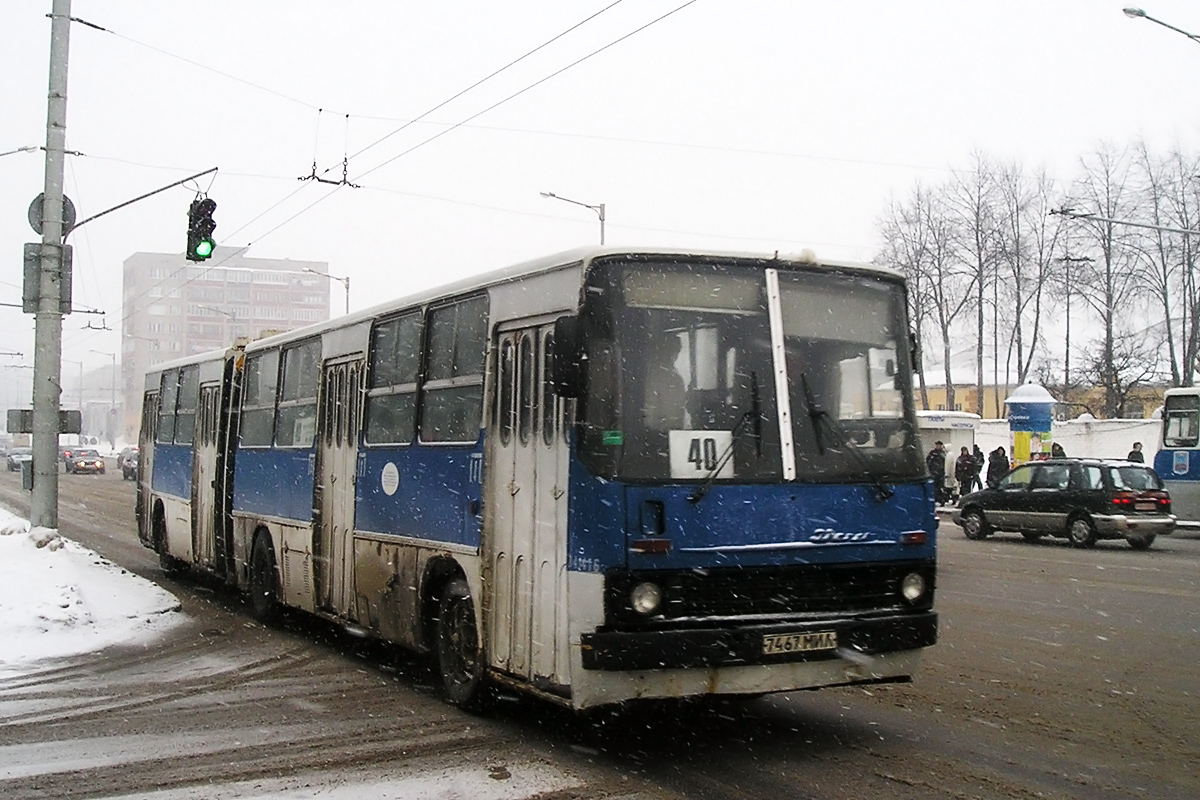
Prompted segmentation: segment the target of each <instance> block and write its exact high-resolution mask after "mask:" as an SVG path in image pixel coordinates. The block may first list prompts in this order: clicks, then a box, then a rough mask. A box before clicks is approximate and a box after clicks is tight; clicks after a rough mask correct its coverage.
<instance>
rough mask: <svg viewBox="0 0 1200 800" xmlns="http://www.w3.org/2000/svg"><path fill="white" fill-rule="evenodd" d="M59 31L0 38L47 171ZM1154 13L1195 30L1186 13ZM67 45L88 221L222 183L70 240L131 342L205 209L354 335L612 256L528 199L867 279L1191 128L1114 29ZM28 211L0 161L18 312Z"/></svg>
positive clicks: (221, 23) (1153, 55) (116, 26)
mask: <svg viewBox="0 0 1200 800" xmlns="http://www.w3.org/2000/svg"><path fill="white" fill-rule="evenodd" d="M1126 1H1127V2H1128V0H1126ZM50 8H51V2H50V0H20V2H13V1H12V0H9V2H5V3H3V5H2V8H0V69H2V70H3V75H4V80H3V87H4V89H3V107H4V113H3V114H0V153H4V152H8V151H10V150H15V149H17V148H20V147H27V146H35V147H37V146H41V145H43V144H44V143H45V121H46V87H47V68H48V58H49V30H50V23H49V20H48V18H47V16H46V14H47V13H48V12H49V11H50ZM1146 11H1147V12H1148V13H1150V14H1151V15H1152V16H1155V17H1157V18H1159V19H1162V20H1164V21H1166V22H1169V23H1171V24H1173V25H1176V26H1178V27H1180V28H1183V29H1186V30H1192V31H1198V32H1200V5H1197V4H1196V3H1194V2H1185V1H1184V0H1153V5H1151V6H1147V7H1146ZM672 12H674V13H672ZM72 15H73V16H74V17H76V18H78V19H81V20H86V21H87V22H89V23H92V24H94V25H97V26H100V27H102V28H104V29H105V30H104V31H100V30H96V29H95V28H90V27H85V26H83V25H81V24H78V23H76V24H74V25H73V26H72V29H71V39H70V72H69V92H68V105H67V147H68V149H69V150H72V151H77V152H78V153H79V154H80V155H76V156H71V157H70V158H69V159H68V162H67V171H66V191H67V194H68V195H69V196H70V197H71V199H72V200H73V201H74V203H75V205H76V207H77V208H78V210H79V216H80V217H81V218H82V217H87V216H90V215H92V214H95V213H97V212H99V211H102V210H104V209H106V208H109V207H111V206H114V205H117V204H119V203H122V202H124V201H126V200H129V199H131V198H133V197H135V196H137V195H139V194H142V193H144V192H147V191H150V190H152V189H155V188H157V187H159V186H162V185H164V184H167V183H171V182H173V181H176V180H179V179H181V178H184V177H186V176H188V175H190V174H193V173H196V172H199V171H201V170H204V169H208V168H210V167H214V166H215V167H219V168H220V171H219V173H218V174H217V175H216V176H215V178H213V177H211V176H208V177H205V178H202V179H200V181H199V184H198V186H196V187H193V188H191V189H188V188H184V187H179V188H175V189H172V190H169V191H167V192H164V193H163V194H160V195H156V196H155V197H153V198H151V199H149V200H145V201H142V202H139V203H137V204H136V205H133V206H130V207H129V208H126V209H122V210H121V211H118V212H115V213H113V214H111V215H109V216H106V217H104V218H103V219H100V220H97V221H95V222H93V223H90V224H88V225H87V226H86V227H84V228H81V229H79V230H78V231H77V232H75V233H74V234H72V237H71V242H72V243H73V244H74V246H75V295H74V302H75V305H76V307H90V308H99V309H104V310H105V311H107V312H108V317H107V322H108V325H109V326H110V327H112V328H114V329H117V328H119V319H120V313H121V305H120V304H121V296H120V286H121V282H120V280H121V277H120V276H121V263H122V261H124V259H126V258H127V257H128V256H129V255H131V254H132V253H134V252H138V251H150V252H179V253H181V252H182V251H183V246H184V241H185V237H184V231H185V226H186V209H187V206H188V203H189V202H190V201H191V200H192V199H193V197H194V196H195V191H196V189H197V188H198V189H199V190H201V191H205V192H207V193H208V194H209V196H211V197H212V198H213V199H214V200H216V201H217V203H218V209H217V212H216V215H215V217H216V220H217V223H218V227H217V230H216V238H217V240H218V242H219V243H220V244H222V245H232V246H238V247H245V246H249V248H250V249H249V251H248V252H249V255H251V256H258V257H263V258H295V259H312V260H321V261H327V262H329V265H330V271H331V272H332V273H333V274H335V275H339V276H349V277H350V278H351V279H352V296H351V306H352V307H353V308H363V307H365V306H368V305H372V304H374V303H376V302H380V301H382V300H385V299H388V298H392V297H398V296H401V295H404V294H406V293H408V292H410V291H413V290H416V289H421V288H425V287H428V286H431V285H435V284H437V283H439V282H442V281H444V280H449V279H452V278H458V277H462V276H466V275H469V274H473V273H477V272H481V271H485V270H489V269H492V268H495V267H500V266H505V265H508V264H510V263H513V262H516V261H519V260H523V259H525V258H531V257H535V256H539V255H545V254H548V253H552V252H556V251H559V250H563V249H567V248H570V247H574V246H577V245H581V244H590V243H594V242H597V241H598V240H599V222H598V219H597V215H596V214H595V213H594V212H593V211H591V210H589V209H587V208H583V207H579V206H575V205H571V204H569V203H564V202H560V201H557V200H553V199H547V198H543V197H541V196H540V193H541V192H554V193H556V194H559V195H561V196H563V197H568V198H571V199H574V200H578V201H580V202H582V203H586V204H592V205H595V204H599V203H604V204H605V206H606V211H607V218H608V219H607V231H606V233H607V239H608V243H609V244H618V245H637V244H658V245H672V246H684V247H704V248H719V249H735V250H756V251H773V250H781V251H793V252H794V251H798V250H800V249H803V248H811V249H812V250H814V251H815V252H816V253H817V254H818V255H823V256H827V257H837V258H850V259H862V260H866V259H870V258H871V257H873V256H874V255H875V252H876V248H877V246H878V239H877V235H876V219H877V218H878V216H879V214H880V212H881V210H882V209H883V208H884V206H885V204H886V203H887V201H888V198H889V197H890V196H891V195H892V194H896V195H903V194H905V193H906V192H907V191H908V190H909V189H910V188H911V187H912V185H913V184H914V182H915V181H918V180H921V181H926V182H938V181H941V180H944V179H945V178H946V177H948V175H949V172H948V170H949V169H950V168H954V167H961V166H965V165H966V164H968V163H969V161H970V157H971V154H972V152H975V151H979V152H983V153H986V154H988V155H989V156H992V157H995V158H997V159H1001V160H1012V159H1015V160H1019V161H1020V162H1022V163H1023V164H1025V165H1026V166H1027V167H1029V168H1030V169H1033V168H1036V167H1042V166H1044V167H1045V168H1046V169H1047V170H1048V171H1049V172H1050V174H1051V175H1052V176H1054V177H1056V178H1059V179H1061V180H1063V181H1064V182H1065V181H1069V180H1070V178H1071V177H1073V176H1074V174H1075V171H1076V167H1075V165H1076V162H1077V160H1078V157H1079V156H1080V155H1081V154H1083V153H1085V152H1087V151H1089V150H1091V149H1094V148H1095V147H1096V146H1097V145H1098V144H1100V143H1101V142H1105V141H1107V142H1112V143H1114V144H1116V145H1118V146H1120V145H1124V144H1127V143H1130V142H1132V141H1134V140H1136V139H1137V138H1139V137H1144V138H1145V139H1146V140H1147V141H1148V142H1149V143H1150V144H1151V146H1152V147H1154V148H1157V149H1164V150H1165V149H1166V148H1169V147H1171V146H1173V145H1176V144H1179V145H1181V146H1183V147H1184V148H1186V149H1189V150H1194V149H1195V145H1196V142H1197V138H1198V123H1200V101H1197V98H1200V43H1197V42H1195V41H1189V40H1188V39H1187V38H1186V37H1184V36H1182V35H1180V34H1178V33H1174V32H1172V31H1170V30H1168V29H1166V28H1164V27H1160V26H1159V25H1156V24H1154V23H1152V22H1149V21H1147V20H1144V19H1143V20H1137V19H1129V18H1127V17H1126V16H1124V15H1123V14H1122V13H1121V3H1120V2H1108V1H1107V0H1062V1H1061V2H1060V1H1054V2H1047V0H1003V1H1002V2H1001V1H1000V0H996V1H995V2H983V1H982V0H978V1H975V2H961V0H925V1H924V2H900V1H899V0H858V1H855V0H842V2H837V3H831V2H823V3H817V2H806V1H805V0H693V2H691V3H687V2H686V0H624V2H613V1H612V0H511V2H507V3H497V2H494V0H488V1H486V2H485V1H484V0H453V1H452V2H441V3H417V2H399V1H398V0H397V1H395V2H388V1H386V0H372V1H368V0H338V2H332V0H326V1H325V2H317V1H316V0H254V2H244V0H207V1H206V2H204V3H176V2H162V0H119V1H118V0H75V1H74V3H73V4H72ZM664 15H665V16H664ZM589 17H593V18H592V19H590V20H589V21H586V22H584V21H585V20H588V18H589ZM660 18H661V19H660ZM656 20H657V21H656ZM581 23H582V24H581ZM577 25H578V26H579V27H578V28H576V29H574V30H570V29H572V28H573V27H574V26H577ZM568 30H570V32H567V31H568ZM565 32H566V33H565ZM564 33H565V35H563V34H564ZM560 35H561V38H557V39H556V37H559V36H560ZM551 40H554V41H551ZM548 42H549V44H547V43H548ZM542 45H546V46H545V47H543V48H542V49H540V50H537V52H535V53H533V54H532V55H530V56H529V57H528V58H525V59H524V60H522V61H520V63H518V64H516V65H515V66H512V67H511V68H509V69H506V70H504V71H503V72H501V73H500V74H499V75H497V76H496V77H494V78H492V79H490V80H487V81H486V82H484V83H482V84H481V85H479V86H477V87H475V88H472V89H470V91H467V92H466V93H465V94H462V95H461V96H460V97H457V98H456V99H453V100H452V99H451V98H454V97H455V95H457V94H458V93H460V92H462V91H463V90H464V89H467V88H468V87H471V86H472V85H473V84H475V83H476V82H478V81H480V80H482V79H484V78H487V76H489V75H490V74H492V73H493V72H495V71H497V70H499V69H501V68H502V67H505V66H506V65H508V64H510V63H511V62H513V61H515V60H517V59H518V58H520V57H521V56H523V55H525V54H527V53H529V52H530V51H533V50H535V49H536V48H539V47H541V46H542ZM556 73H557V74H556ZM539 81H541V82H540V83H539ZM514 95H515V96H514ZM509 98H511V99H509ZM448 100H449V101H450V102H446V101H448ZM443 103H445V105H440V104H443ZM439 105H440V107H439ZM432 109H436V110H432ZM431 110H432V111H431ZM427 112H431V113H428V116H425V117H423V118H422V119H421V120H420V121H419V122H416V123H415V124H411V125H407V127H405V126H406V123H408V122H410V121H412V120H414V119H416V118H418V117H422V115H425V114H426V113H427ZM454 126H458V127H454ZM432 137H437V138H436V139H434V138H432ZM347 156H349V157H350V159H349V167H348V172H347V175H348V177H349V179H350V181H352V182H354V183H357V184H360V186H361V188H349V187H334V186H331V185H326V184H318V183H316V182H311V181H310V182H301V181H298V180H297V178H298V177H300V176H304V175H309V174H311V173H312V170H313V163H314V161H315V162H316V168H317V172H318V174H321V175H322V176H323V177H325V178H327V179H333V180H340V179H341V178H342V161H343V158H345V157H347ZM43 182H44V162H43V156H42V154H41V152H40V151H37V152H19V153H15V154H12V155H6V156H2V157H0V258H3V259H4V261H3V263H6V264H8V265H9V266H8V268H7V269H5V270H3V274H2V275H0V290H2V292H0V293H2V294H3V295H4V297H3V298H0V301H2V302H14V303H19V301H20V283H21V279H20V263H21V245H22V243H23V242H30V241H36V240H37V237H36V235H35V234H33V232H32V231H31V230H30V229H29V227H28V224H27V221H26V209H27V208H28V205H29V202H30V200H31V199H32V198H33V197H34V196H35V195H37V194H38V193H39V192H40V191H41V190H42V188H43ZM209 263H210V264H211V263H214V262H209ZM341 291H342V288H341V286H340V285H337V284H334V285H333V286H332V291H331V300H332V306H333V308H334V310H335V311H340V310H341V308H342V302H343V301H342V295H341ZM89 321H90V322H91V324H92V325H93V326H96V325H99V324H100V319H99V318H98V317H87V316H84V315H72V316H70V317H68V318H67V319H66V320H65V322H64V357H66V358H68V359H75V360H83V361H85V362H87V365H88V368H93V367H101V366H105V365H107V364H108V363H109V359H108V357H106V356H103V355H99V354H95V353H90V352H89V351H90V350H93V349H95V350H103V351H109V352H113V351H116V350H117V349H118V347H119V344H118V342H117V339H116V333H115V331H114V332H112V333H104V332H97V331H87V330H81V328H83V326H84V325H86V324H87V323H88V322H89ZM0 338H2V339H3V344H2V345H0V346H2V347H3V348H7V349H11V350H14V351H21V352H24V353H25V354H26V355H25V362H26V363H32V351H33V319H32V317H31V316H26V315H23V314H21V313H20V311H19V309H7V308H0ZM19 361H20V359H18V358H14V357H0V364H7V363H15V362H19ZM75 369H76V366H74V365H67V366H66V367H65V368H64V372H65V373H67V374H74V370H75ZM5 372H6V375H4V376H3V377H5V379H6V381H7V380H8V379H9V378H12V377H26V376H27V373H28V371H25V372H24V373H21V372H18V371H16V370H5Z"/></svg>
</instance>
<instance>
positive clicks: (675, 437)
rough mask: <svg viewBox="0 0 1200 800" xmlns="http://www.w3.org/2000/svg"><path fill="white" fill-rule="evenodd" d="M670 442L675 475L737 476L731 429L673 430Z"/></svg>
mask: <svg viewBox="0 0 1200 800" xmlns="http://www.w3.org/2000/svg"><path fill="white" fill-rule="evenodd" d="M667 444H668V447H669V450H670V456H671V477H672V478H694V479H703V478H708V477H710V476H711V477H714V478H718V479H722V480H728V479H730V478H733V477H735V476H734V473H733V459H732V458H729V457H728V456H729V448H730V447H732V446H733V433H732V432H731V431H670V432H669V433H668V442H667ZM718 468H719V469H718ZM714 471H715V472H716V474H715V475H714V474H713V473H714Z"/></svg>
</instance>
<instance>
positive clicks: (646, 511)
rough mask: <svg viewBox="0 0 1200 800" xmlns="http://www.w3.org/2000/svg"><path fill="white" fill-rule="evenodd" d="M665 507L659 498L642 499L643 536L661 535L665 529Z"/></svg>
mask: <svg viewBox="0 0 1200 800" xmlns="http://www.w3.org/2000/svg"><path fill="white" fill-rule="evenodd" d="M666 516H667V514H666V509H665V508H664V507H663V504H662V501H661V500H643V501H642V513H641V525H642V535H643V536H662V535H663V534H664V533H665V532H666V530H667V522H666Z"/></svg>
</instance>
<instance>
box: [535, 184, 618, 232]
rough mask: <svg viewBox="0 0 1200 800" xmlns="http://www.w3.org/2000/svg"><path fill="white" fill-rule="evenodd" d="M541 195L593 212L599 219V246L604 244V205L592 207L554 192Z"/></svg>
mask: <svg viewBox="0 0 1200 800" xmlns="http://www.w3.org/2000/svg"><path fill="white" fill-rule="evenodd" d="M541 195H542V197H549V198H552V199H554V200H562V201H563V202H564V203H572V204H574V205H577V206H583V207H584V208H590V209H591V210H592V211H595V212H596V214H597V215H599V217H600V244H604V203H601V204H599V205H595V206H594V205H591V204H590V203H581V202H579V201H578V200H572V199H571V198H569V197H563V196H562V195H557V194H555V193H554V192H542V193H541Z"/></svg>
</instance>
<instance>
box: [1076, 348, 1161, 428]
mask: <svg viewBox="0 0 1200 800" xmlns="http://www.w3.org/2000/svg"><path fill="white" fill-rule="evenodd" d="M1147 333H1148V332H1147V331H1131V332H1128V333H1120V334H1116V335H1114V337H1113V339H1112V342H1111V343H1108V342H1106V341H1104V340H1097V341H1096V345H1097V347H1096V348H1095V349H1094V350H1092V351H1091V352H1093V353H1094V355H1093V356H1092V358H1091V359H1089V360H1088V361H1086V362H1085V363H1084V367H1083V370H1084V375H1085V377H1086V378H1088V379H1089V380H1090V381H1091V382H1092V383H1093V384H1094V385H1096V386H1103V387H1104V389H1105V392H1104V402H1105V409H1104V414H1105V416H1106V417H1108V418H1110V419H1118V418H1122V417H1124V416H1125V407H1126V404H1127V403H1128V402H1129V398H1130V396H1131V395H1132V394H1133V392H1134V390H1135V389H1137V388H1138V387H1139V386H1144V385H1146V384H1148V383H1155V382H1157V381H1158V380H1160V379H1161V377H1162V375H1161V373H1160V371H1159V370H1158V364H1159V358H1158V348H1159V346H1160V345H1161V339H1159V338H1157V337H1154V336H1147ZM1105 347H1111V349H1109V350H1107V351H1105V349H1104V348H1105Z"/></svg>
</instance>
